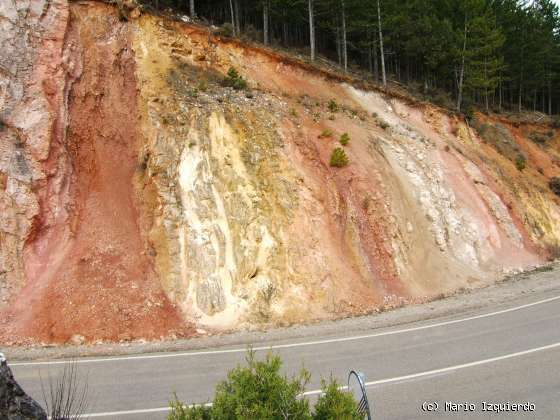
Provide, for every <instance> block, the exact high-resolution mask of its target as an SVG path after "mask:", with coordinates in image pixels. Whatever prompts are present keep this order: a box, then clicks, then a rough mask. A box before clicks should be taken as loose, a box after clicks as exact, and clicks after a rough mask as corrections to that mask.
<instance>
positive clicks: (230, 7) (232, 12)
mask: <svg viewBox="0 0 560 420" xmlns="http://www.w3.org/2000/svg"><path fill="white" fill-rule="evenodd" d="M229 11H230V14H231V27H232V28H233V36H237V30H236V28H235V10H234V8H233V0H229Z"/></svg>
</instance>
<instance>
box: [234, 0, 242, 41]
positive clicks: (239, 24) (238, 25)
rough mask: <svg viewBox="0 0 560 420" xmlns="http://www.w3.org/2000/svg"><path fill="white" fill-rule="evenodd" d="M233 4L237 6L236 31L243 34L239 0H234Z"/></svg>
mask: <svg viewBox="0 0 560 420" xmlns="http://www.w3.org/2000/svg"><path fill="white" fill-rule="evenodd" d="M233 4H234V6H235V26H236V28H235V31H236V32H237V34H238V35H240V34H241V22H240V17H239V0H234V1H233Z"/></svg>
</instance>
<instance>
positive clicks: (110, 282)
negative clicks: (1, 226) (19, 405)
mask: <svg viewBox="0 0 560 420" xmlns="http://www.w3.org/2000/svg"><path fill="white" fill-rule="evenodd" d="M81 13H83V16H81V15H80V14H81ZM85 19H87V20H91V19H94V20H95V22H94V24H87V25H82V24H80V23H81V22H82V21H83V20H85ZM128 31H129V29H127V27H126V25H124V24H122V23H120V22H119V21H118V18H117V17H116V15H108V14H107V13H106V11H105V13H103V14H97V15H95V12H89V11H85V12H84V11H83V9H78V8H73V9H72V18H71V23H70V28H69V29H68V33H67V37H66V45H65V49H66V51H67V53H69V54H71V55H73V62H74V63H76V65H79V63H80V61H81V62H82V65H81V68H82V69H83V72H82V74H81V76H80V77H79V79H78V80H76V81H75V82H74V83H73V85H72V86H71V89H70V92H69V99H68V108H69V116H68V118H69V126H68V130H67V137H66V138H65V139H62V141H61V139H53V142H52V146H53V147H52V149H51V152H50V153H51V155H52V156H55V155H56V156H57V158H56V159H54V161H57V160H59V161H60V155H66V159H63V160H62V161H63V162H65V163H66V167H61V166H63V165H59V167H58V168H55V169H54V171H55V172H57V171H58V173H60V171H63V172H65V178H66V179H65V180H64V182H63V183H62V185H61V187H60V188H47V189H45V190H47V191H51V192H50V193H49V194H48V201H49V202H48V201H47V198H46V197H42V199H41V209H42V214H41V215H40V216H39V217H38V219H37V220H36V224H35V233H34V235H33V236H32V238H31V239H30V240H29V241H28V243H27V244H26V249H25V261H26V274H27V279H28V281H27V284H26V286H25V288H24V289H23V290H22V292H21V293H20V294H19V295H18V297H17V298H16V300H15V302H13V304H12V305H11V308H10V309H9V310H8V311H7V313H3V314H0V319H2V320H3V321H2V324H3V325H0V326H1V327H2V328H0V342H4V343H24V342H26V341H42V342H49V343H63V342H66V341H68V340H69V339H71V338H72V336H73V335H75V334H79V335H81V336H83V337H84V338H85V339H86V340H88V341H90V340H112V341H114V340H130V339H139V338H145V339H159V338H161V337H169V336H184V335H188V334H190V333H192V328H191V327H190V326H188V324H186V323H185V322H184V321H183V320H182V319H181V316H180V314H179V311H178V310H177V309H176V308H175V307H174V306H173V305H172V304H171V302H170V301H169V300H168V298H167V296H166V295H165V293H164V292H163V290H162V288H161V286H160V284H159V282H158V279H157V276H156V275H155V272H154V268H153V262H152V257H151V255H150V252H149V249H148V246H147V245H146V244H147V240H146V236H145V232H143V231H142V230H141V226H142V225H144V223H140V218H141V214H140V211H139V209H140V206H139V201H138V198H137V196H136V190H135V186H134V179H135V178H134V175H135V171H136V169H137V166H138V165H137V156H138V148H139V144H138V143H139V142H138V138H139V133H138V129H137V117H136V116H137V110H136V107H137V105H136V104H137V96H136V95H137V83H136V79H135V68H134V57H133V53H132V49H131V46H130V36H129V34H128ZM80 55H81V57H80ZM70 82H71V80H70V77H69V80H68V83H70ZM59 118H60V116H59ZM59 135H63V134H60V133H59ZM57 145H58V146H57ZM49 162H53V159H49V160H47V161H46V164H45V165H51V164H52V163H49ZM45 169H48V168H45ZM51 169H52V168H51ZM51 173H52V171H51ZM55 178H56V177H55V176H51V177H50V178H49V183H54V180H55ZM51 187H52V186H51ZM53 190H56V192H55V191H53ZM66 191H67V193H66ZM53 201H59V203H55V205H53ZM53 207H54V209H55V210H54V211H55V212H56V213H57V214H64V213H67V214H68V218H67V220H66V223H65V221H64V220H58V223H56V222H54V223H53V222H52V221H53V220H55V221H56V219H57V218H56V217H53V215H52V214H51V213H52V210H53ZM58 219H61V218H58ZM62 219H64V217H62ZM63 223H64V225H62V224H63Z"/></svg>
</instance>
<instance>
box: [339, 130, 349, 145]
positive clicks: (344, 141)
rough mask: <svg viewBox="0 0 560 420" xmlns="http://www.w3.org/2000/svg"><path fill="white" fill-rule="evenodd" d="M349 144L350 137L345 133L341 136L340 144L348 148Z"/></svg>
mask: <svg viewBox="0 0 560 420" xmlns="http://www.w3.org/2000/svg"><path fill="white" fill-rule="evenodd" d="M349 142H350V136H349V135H348V133H344V134H342V136H340V144H342V145H343V146H346V145H347V144H348V143H349Z"/></svg>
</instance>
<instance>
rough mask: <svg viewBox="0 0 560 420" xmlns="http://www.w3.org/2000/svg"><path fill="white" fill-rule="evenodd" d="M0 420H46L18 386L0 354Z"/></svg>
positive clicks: (38, 408)
mask: <svg viewBox="0 0 560 420" xmlns="http://www.w3.org/2000/svg"><path fill="white" fill-rule="evenodd" d="M0 419H2V420H47V414H46V413H45V410H43V409H42V408H41V406H40V405H39V404H38V403H37V402H36V401H35V400H33V399H32V398H31V397H29V396H28V395H27V394H26V393H25V392H24V391H23V389H22V388H21V387H20V386H19V385H18V383H17V382H16V380H15V379H14V376H13V375H12V371H11V370H10V368H9V367H8V364H7V363H6V359H5V358H4V356H3V355H2V353H0Z"/></svg>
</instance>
